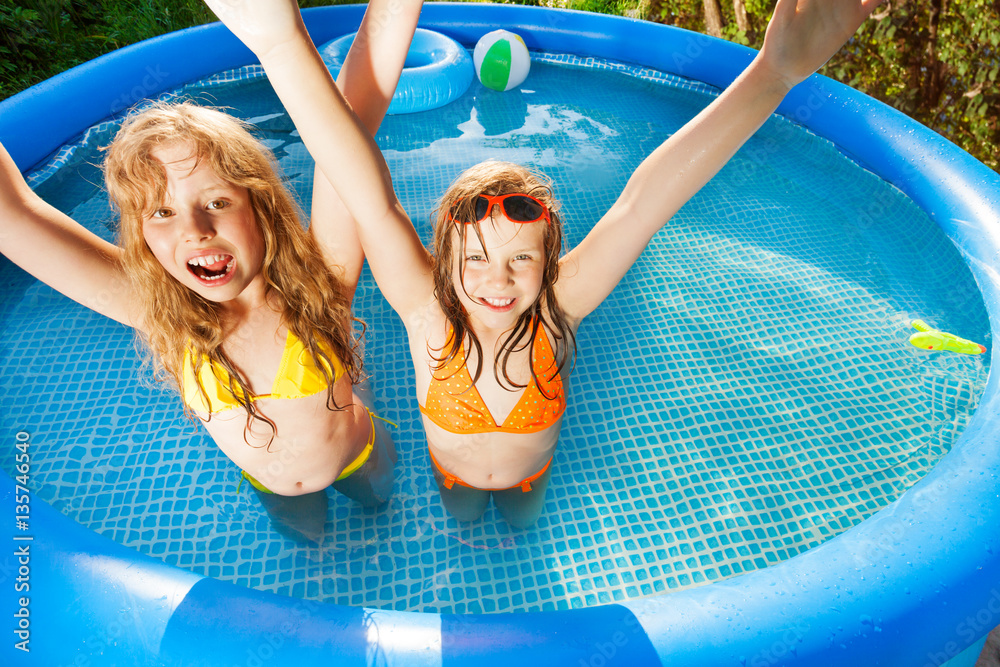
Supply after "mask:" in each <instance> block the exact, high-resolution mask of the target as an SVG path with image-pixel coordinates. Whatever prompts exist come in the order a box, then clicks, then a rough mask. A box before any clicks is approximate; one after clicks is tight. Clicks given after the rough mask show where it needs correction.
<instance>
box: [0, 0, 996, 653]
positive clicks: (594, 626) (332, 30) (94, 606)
mask: <svg viewBox="0 0 1000 667" xmlns="http://www.w3.org/2000/svg"><path fill="white" fill-rule="evenodd" d="M362 9H363V8H362V7H358V6H343V7H327V8H319V9H314V10H307V11H306V12H305V17H306V22H307V25H308V27H309V29H310V32H311V34H312V36H313V38H314V39H315V40H316V41H317V43H323V42H325V41H328V40H330V39H333V38H335V37H337V36H339V35H341V34H344V33H346V32H349V31H352V30H355V29H356V28H357V25H358V23H359V22H360V18H361V14H362ZM421 25H422V26H423V27H426V28H430V29H434V30H437V31H440V32H442V33H444V34H447V35H449V36H451V37H453V38H455V39H457V40H458V41H459V42H461V43H462V44H464V45H466V46H467V47H470V46H471V45H473V44H474V43H475V42H476V40H477V39H478V37H479V36H480V35H482V34H484V33H486V32H489V31H490V30H493V29H495V28H496V27H498V26H502V27H505V28H508V29H511V30H514V31H516V32H517V33H519V34H520V35H522V36H523V37H524V39H525V42H526V43H527V45H528V47H529V48H530V49H544V50H546V51H552V52H569V53H574V54H577V55H583V56H587V55H590V56H595V57H598V58H608V59H613V60H621V61H627V62H631V63H636V64H641V65H643V66H647V67H653V68H657V69H662V70H666V71H669V72H673V73H676V74H680V75H682V76H686V77H690V78H694V79H698V80H701V81H705V82H707V83H711V84H714V85H716V86H720V87H723V86H725V85H727V84H728V83H729V81H731V80H732V79H733V78H734V77H735V75H736V74H737V73H738V72H739V71H740V70H742V68H743V67H744V66H745V64H746V63H747V62H749V60H750V59H751V58H752V52H750V51H749V50H747V49H745V48H742V47H738V46H735V45H732V44H728V43H724V42H720V41H718V40H714V39H711V38H708V37H704V36H701V35H694V34H691V33H687V32H684V31H680V30H676V29H673V28H669V27H664V26H659V25H655V24H649V23H643V22H640V21H633V20H629V19H622V18H615V17H606V16H599V15H592V14H585V13H579V12H568V11H557V10H545V9H538V8H528V7H516V6H501V5H495V6H491V5H466V4H446V3H434V4H429V5H428V6H427V7H426V8H425V9H424V12H423V16H422V18H421ZM251 59H252V57H251V55H250V53H249V52H248V51H247V50H246V49H245V48H244V47H243V46H242V45H241V44H239V43H238V42H237V40H235V38H233V37H232V36H231V35H230V34H229V33H228V32H227V31H226V30H225V29H223V28H222V27H221V26H219V25H208V26H202V27H198V28H193V29H190V30H186V31H182V32H179V33H175V34H171V35H166V36H163V37H160V38H156V39H153V40H149V41H148V42H144V43H142V44H137V45H134V46H131V47H127V48H124V49H121V50H120V51H117V52H115V53H112V54H109V55H107V56H104V57H102V58H99V59H97V60H95V61H93V62H90V63H86V64H84V65H81V66H80V67H77V68H75V69H73V70H70V71H68V72H65V73H63V74H60V75H59V76H56V77H54V78H52V79H50V80H48V81H46V82H44V83H42V84H39V85H38V86H35V87H33V88H31V89H30V90H27V91H25V92H23V93H20V94H18V95H16V96H14V97H12V98H10V99H8V100H6V101H4V102H2V103H0V138H2V141H3V142H4V144H5V145H6V146H7V147H8V149H9V150H10V152H11V154H12V155H13V156H14V159H15V160H16V162H17V164H18V165H19V167H20V168H22V169H28V168H30V167H32V166H33V165H35V164H37V163H38V162H39V161H41V160H42V159H43V158H45V157H46V156H47V155H48V154H49V153H50V152H51V151H53V150H54V149H55V148H57V147H58V146H59V145H61V144H62V143H64V142H66V141H67V140H69V139H71V138H73V137H74V136H75V135H76V134H77V133H79V132H80V131H81V130H82V129H84V128H85V127H87V126H89V125H91V124H93V123H95V122H97V121H100V120H101V119H103V118H106V117H107V116H109V115H113V114H120V113H121V112H122V111H123V110H124V109H127V108H128V107H129V106H130V105H132V104H133V103H134V102H135V101H136V100H137V99H139V98H141V97H144V96H151V95H155V94H156V93H158V92H160V91H162V90H167V89H171V88H174V87H176V86H179V85H181V84H183V83H185V82H188V81H191V80H194V79H198V78H200V77H203V76H205V75H207V74H210V73H213V72H216V71H220V70H224V69H227V68H232V67H236V66H240V65H244V64H247V63H249V62H251ZM780 111H781V113H783V114H786V115H787V116H789V117H791V118H793V119H796V120H797V121H799V122H800V123H802V124H803V125H805V126H806V127H808V128H809V129H811V130H812V131H814V132H816V133H817V134H820V135H822V136H825V137H827V138H828V139H830V140H831V141H834V142H835V143H836V144H838V146H839V147H840V148H841V150H842V151H844V152H845V153H847V154H848V155H851V156H853V157H854V158H855V159H856V160H857V161H858V162H860V163H861V164H863V165H865V166H867V167H868V168H869V169H871V170H872V171H874V172H876V173H878V174H880V175H881V176H882V177H883V178H885V179H887V180H889V181H890V182H892V183H893V184H895V185H896V186H897V187H899V188H900V189H901V190H903V191H904V192H905V193H906V194H908V195H909V196H910V197H912V198H913V199H914V200H915V201H916V202H917V203H918V204H919V205H920V206H922V207H923V208H924V209H925V210H926V211H927V212H928V213H929V215H931V216H932V218H933V219H934V220H935V221H936V222H937V223H938V224H939V225H940V226H941V227H942V229H944V230H945V231H946V232H947V233H948V234H949V236H951V238H952V239H953V241H954V242H955V243H956V245H957V246H958V247H959V248H960V249H961V251H962V252H963V254H964V255H965V257H966V258H967V260H968V262H969V265H970V267H971V269H972V271H973V274H974V275H975V277H976V279H977V281H978V283H979V285H980V288H981V290H982V293H983V299H984V301H985V303H986V305H987V308H988V310H989V312H990V318H991V319H990V322H991V327H992V330H993V332H994V334H995V333H996V332H997V331H998V330H1000V320H998V317H1000V308H998V305H1000V304H998V298H1000V276H998V274H997V273H996V270H995V268H994V267H995V266H996V257H997V256H998V255H1000V239H998V238H997V237H998V230H1000V224H998V222H1000V219H998V212H1000V177H998V176H997V174H995V173H994V172H992V171H990V170H989V169H987V168H986V167H984V166H983V165H982V164H980V163H978V162H976V161H975V160H974V159H972V158H971V157H970V156H968V155H967V154H965V153H964V152H962V151H960V150H958V149H957V148H955V147H954V146H953V145H951V144H949V143H948V142H946V141H945V140H943V139H941V138H940V137H938V136H937V135H935V134H934V133H932V132H930V131H929V130H927V129H926V128H923V127H922V126H920V125H918V124H917V123H915V122H913V121H911V120H909V119H908V118H905V117H903V116H901V115H900V114H898V113H896V112H895V111H893V110H892V109H890V108H888V107H886V106H885V105H882V104H880V103H878V102H876V101H874V100H871V99H869V98H867V97H864V96H863V95H860V94H858V93H856V92H854V91H852V90H850V89H849V88H847V87H845V86H842V85H840V84H837V83H835V82H832V81H829V80H827V79H824V78H822V77H818V76H817V77H812V78H811V79H809V80H808V81H806V82H804V83H803V84H802V85H800V86H799V87H797V88H796V89H795V90H794V91H793V92H792V93H791V94H790V95H789V97H788V99H787V100H786V102H785V103H784V104H783V105H782V107H781V110H780ZM994 354H996V353H995V351H994ZM994 361H995V359H994ZM997 383H998V380H997V378H996V377H995V376H993V375H991V377H990V379H989V382H988V385H987V388H986V391H985V393H984V395H983V397H982V400H981V406H980V409H979V411H978V412H977V414H976V415H975V416H974V417H973V419H972V422H971V424H970V426H969V427H968V429H967V430H966V432H965V433H964V434H963V436H962V437H961V439H960V441H959V442H958V443H957V444H956V446H955V447H954V449H953V451H952V452H951V453H950V454H949V455H948V456H946V457H945V458H944V459H943V460H942V462H941V463H940V464H939V465H938V466H937V467H936V468H935V469H934V471H933V472H932V473H931V474H930V475H929V476H928V477H926V478H925V479H924V480H922V481H921V482H919V483H918V484H917V485H916V486H914V487H913V489H911V490H910V491H909V492H907V493H906V494H905V495H904V496H903V497H902V498H900V499H899V500H898V501H896V502H895V503H893V504H892V505H890V506H889V507H887V508H885V509H884V510H882V511H881V512H879V513H877V514H876V515H874V516H872V517H871V518H869V519H868V520H867V521H865V522H863V523H862V524H861V525H859V526H858V527H856V528H854V529H852V530H850V531H848V532H846V533H844V534H842V535H840V536H838V537H837V538H834V539H833V540H830V541H829V542H827V543H825V544H823V545H821V546H820V547H817V548H816V549H813V550H811V551H809V552H806V553H804V554H801V555H800V556H797V557H795V558H792V559H790V560H788V561H786V562H783V563H780V564H778V565H776V566H773V567H770V568H768V569H766V570H760V571H756V572H752V573H750V574H746V575H743V576H740V577H736V578H733V579H729V580H726V581H722V582H718V583H713V584H710V585H706V586H703V587H700V588H696V589H690V590H685V591H681V592H678V593H674V594H671V595H667V596H661V597H654V598H647V599H640V600H633V601H629V602H626V603H623V604H619V605H607V606H601V607H594V608H589V609H581V610H573V611H566V612H551V613H537V614H535V613H532V614H491V615H485V616H453V615H438V614H417V613H406V612H393V611H379V610H371V609H360V608H349V607H338V606H334V605H326V604H321V603H315V602H310V601H305V600H297V599H291V598H283V597H280V596H276V595H272V594H269V593H260V592H256V591H250V590H246V589H241V588H239V587H237V586H234V585H231V584H226V583H222V582H218V581H215V580H212V579H207V578H205V577H201V576H199V575H195V574H192V573H189V572H185V571H182V570H179V569H176V568H173V567H170V566H167V565H165V564H163V563H161V562H159V561H156V560H153V559H150V558H147V557H145V556H142V555H139V554H137V553H135V552H133V551H131V550H129V549H126V548H125V547H122V546H120V545H117V544H115V543H113V542H111V541H110V540H108V539H107V538H105V537H102V536H100V535H97V534H95V533H92V532H91V531H89V530H88V529H86V528H83V527H81V526H79V525H77V524H76V523H74V522H72V521H71V520H69V519H68V518H66V517H64V516H63V515H61V514H59V513H58V512H57V511H55V510H54V509H52V508H51V507H49V506H47V505H46V504H45V503H44V502H43V501H41V500H39V499H37V498H34V497H30V499H27V500H25V498H23V495H24V494H21V493H20V492H17V491H16V487H15V482H14V481H13V480H11V478H10V477H9V476H8V475H6V474H3V475H0V499H2V501H0V513H2V515H3V516H5V517H7V522H8V526H9V535H10V537H9V539H8V540H7V548H6V550H5V554H6V555H5V556H4V557H3V558H0V579H2V584H0V585H2V586H3V587H4V588H5V595H4V596H3V600H4V602H3V607H2V609H0V614H2V615H3V617H4V618H7V619H8V623H9V624H10V625H9V626H8V627H11V626H13V629H14V633H11V632H9V631H8V632H7V633H5V637H6V639H5V641H4V644H3V647H2V648H0V655H2V656H3V659H2V663H3V664H11V665H45V666H52V665H146V664H176V665H186V666H190V665H223V664H224V665H232V664H240V665H265V664H266V665H294V666H295V667H301V665H303V664H315V663H318V662H319V658H320V657H321V656H322V659H323V660H324V662H330V661H331V659H332V660H333V661H334V662H335V664H338V665H369V664H387V665H435V666H439V665H448V666H451V665H476V667H487V666H491V665H497V666H500V665H503V666H504V667H507V666H509V665H510V664H518V665H553V664H558V665H573V666H574V667H576V666H577V665H591V666H594V667H598V666H600V665H629V666H634V665H659V664H692V665H699V666H701V667H707V666H710V665H741V666H744V667H745V666H747V665H750V666H751V667H756V666H758V665H778V664H781V665H793V664H794V665H810V666H815V665H842V664H858V665H907V666H910V665H935V666H936V665H941V664H943V663H944V662H946V661H948V660H949V659H952V658H954V657H955V656H958V655H959V654H960V653H962V651H963V650H964V649H965V648H966V647H968V646H970V645H972V644H974V643H976V642H977V640H979V639H980V638H981V637H982V636H983V635H984V634H985V632H986V631H988V630H989V628H991V627H993V626H994V625H997V624H998V623H1000V531H997V530H996V526H998V525H1000V500H998V494H997V488H998V486H1000V484H998V475H997V471H998V470H1000V447H998V443H1000V428H998V425H997V423H996V415H1000V393H998V386H997ZM15 428H18V429H23V432H26V433H28V434H30V431H31V425H30V424H24V425H16V426H15ZM15 437H16V435H15V434H14V433H9V434H7V438H8V441H10V443H9V445H8V446H14V445H15V444H16V442H14V438H15ZM29 451H30V450H29ZM28 476H29V478H30V472H29V474H28ZM28 486H29V487H30V481H29V483H28ZM22 507H23V508H26V509H25V510H23V511H22V510H20V509H19V508H22ZM18 512H21V513H22V514H26V516H24V518H23V519H22V520H23V521H24V522H25V523H24V525H25V526H26V528H25V529H24V530H19V529H17V528H16V523H15V519H16V518H17V517H18ZM22 586H23V588H22ZM25 610H26V611H25ZM22 626H23V627H22ZM18 631H20V632H22V634H20V635H19V634H17V632H18ZM22 636H24V637H25V638H24V639H23V642H24V643H23V644H21V645H20V646H17V643H18V640H19V639H20V637H22ZM21 648H30V652H26V651H23V650H21Z"/></svg>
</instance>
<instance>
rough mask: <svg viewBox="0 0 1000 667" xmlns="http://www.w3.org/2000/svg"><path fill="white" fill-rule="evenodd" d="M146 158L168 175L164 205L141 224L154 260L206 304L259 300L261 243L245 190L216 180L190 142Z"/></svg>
mask: <svg viewBox="0 0 1000 667" xmlns="http://www.w3.org/2000/svg"><path fill="white" fill-rule="evenodd" d="M150 156H151V157H153V158H154V159H155V160H157V161H158V162H160V163H161V164H162V165H163V168H164V171H165V175H166V191H165V193H164V198H163V201H162V202H161V203H160V204H159V206H157V207H155V208H154V209H153V211H152V212H151V213H150V214H149V215H147V216H146V217H145V218H144V219H143V222H142V235H143V238H144V239H145V241H146V245H147V246H148V247H149V249H150V251H151V252H152V253H153V256H154V257H156V259H157V261H158V262H159V263H160V264H161V265H162V266H163V268H164V269H165V270H166V271H167V273H169V274H170V275H171V276H173V277H174V278H175V279H177V281H178V282H180V283H181V284H182V285H184V286H186V287H188V288H189V289H191V290H193V291H194V292H196V293H197V294H199V295H201V296H202V297H204V298H205V299H208V300H209V301H215V302H218V303H224V302H227V301H232V300H234V299H238V298H239V299H246V300H252V301H256V300H260V299H263V294H264V291H263V278H262V276H261V266H262V264H263V260H264V239H263V237H262V236H261V233H260V230H259V229H258V227H257V224H256V221H255V218H254V212H253V208H252V207H251V204H250V199H249V195H248V193H247V190H246V188H242V187H237V186H235V185H232V184H231V183H228V182H226V181H225V180H223V179H222V178H220V177H219V175H218V174H216V172H215V171H214V170H213V169H212V167H211V165H210V164H208V162H207V161H205V160H198V158H197V157H196V153H195V151H194V148H193V146H192V145H190V144H188V143H173V144H168V145H166V146H162V147H158V148H156V149H154V150H152V151H150ZM248 288H249V289H248Z"/></svg>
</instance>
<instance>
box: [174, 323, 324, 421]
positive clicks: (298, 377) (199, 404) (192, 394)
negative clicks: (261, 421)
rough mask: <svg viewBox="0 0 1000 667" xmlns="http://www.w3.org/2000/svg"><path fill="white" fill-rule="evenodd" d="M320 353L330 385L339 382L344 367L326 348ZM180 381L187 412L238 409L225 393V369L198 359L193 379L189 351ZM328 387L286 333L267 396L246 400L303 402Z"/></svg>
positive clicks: (301, 347)
mask: <svg viewBox="0 0 1000 667" xmlns="http://www.w3.org/2000/svg"><path fill="white" fill-rule="evenodd" d="M320 349H321V350H323V352H325V353H326V354H327V356H328V357H330V359H331V360H332V361H333V373H332V375H333V377H334V381H336V380H339V379H340V377H341V376H342V375H343V374H344V366H343V365H342V364H341V363H340V360H339V359H338V358H337V357H336V355H334V354H333V353H332V352H331V351H330V350H329V349H327V348H326V347H321V348H320ZM324 363H325V362H324ZM327 370H329V368H327ZM181 377H182V381H183V384H182V387H181V393H182V394H183V397H184V402H185V403H187V404H188V406H189V407H190V408H191V409H193V410H197V411H199V412H207V413H210V414H215V413H217V412H223V411H225V410H232V409H233V408H238V407H240V404H239V402H238V401H237V400H236V397H235V396H233V394H232V392H231V391H230V390H229V373H227V372H226V369H224V368H221V367H219V366H217V365H215V364H213V363H211V362H210V361H209V359H208V358H207V357H204V356H203V357H202V363H201V364H200V366H199V368H198V373H197V375H196V374H195V371H194V361H193V360H192V358H191V352H190V350H188V351H187V352H185V353H184V370H183V375H182V376H181ZM199 383H200V384H201V386H202V387H204V388H205V394H207V395H208V404H207V405H206V403H205V396H204V395H203V394H202V393H201V391H200V390H199V389H198V385H199ZM328 386H329V385H328V384H327V382H326V380H324V379H323V373H322V372H321V371H320V370H319V368H318V367H317V366H316V364H315V362H314V361H313V358H312V355H310V354H309V351H308V350H306V347H305V345H303V344H302V341H301V340H299V339H298V338H297V337H296V336H295V334H293V333H292V332H291V331H289V332H288V336H287V337H286V338H285V351H284V352H283V353H282V355H281V366H280V367H279V368H278V375H277V376H276V377H275V378H274V385H273V386H272V387H271V392H270V393H269V394H256V395H254V396H251V397H250V400H251V401H256V400H259V399H262V398H303V397H305V396H312V395H313V394H318V393H320V392H321V391H326V389H327V387H328ZM237 391H239V387H237Z"/></svg>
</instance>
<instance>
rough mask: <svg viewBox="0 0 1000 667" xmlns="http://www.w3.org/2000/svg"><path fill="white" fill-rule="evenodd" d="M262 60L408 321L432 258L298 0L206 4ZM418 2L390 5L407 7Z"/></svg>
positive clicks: (426, 284) (212, 0)
mask: <svg viewBox="0 0 1000 667" xmlns="http://www.w3.org/2000/svg"><path fill="white" fill-rule="evenodd" d="M205 1H206V4H208V5H209V6H210V7H211V8H212V10H213V11H214V12H215V13H216V15H217V16H218V17H219V18H220V19H221V20H222V21H223V22H224V23H225V24H226V26H227V27H228V28H229V29H230V30H232V32H233V33H234V34H235V35H236V36H237V37H239V38H240V39H241V40H242V41H243V43H244V44H246V45H247V46H248V47H249V48H250V50H251V51H253V52H254V54H255V55H256V56H257V58H258V59H259V60H260V62H261V65H263V67H264V71H265V72H266V73H267V75H268V78H269V79H270V81H271V85H272V86H273V87H274V89H275V92H277V94H278V97H279V98H280V99H281V101H282V103H283V104H284V105H285V108H286V110H287V111H288V114H289V115H290V116H291V118H292V121H293V122H294V123H295V127H296V128H297V129H298V130H299V133H300V134H301V136H302V140H303V141H304V142H305V145H306V148H308V149H309V152H310V153H311V154H312V156H313V157H314V158H315V160H316V163H317V165H319V168H320V169H321V170H322V171H323V173H324V174H325V175H326V177H327V178H328V179H329V180H330V182H331V183H333V185H334V187H335V188H336V190H337V193H338V194H339V195H340V198H341V199H342V200H343V202H344V205H345V206H346V208H347V210H348V211H350V213H351V215H352V217H353V218H354V219H355V220H356V221H357V223H358V230H359V236H360V239H361V243H362V245H363V246H364V249H365V252H366V254H367V256H368V262H369V264H370V266H371V268H372V273H373V274H374V275H375V280H376V281H377V282H378V284H379V288H380V289H381V291H382V294H383V295H384V296H385V297H386V300H388V302H389V304H390V305H391V306H392V307H393V308H394V309H395V310H396V312H397V313H399V315H400V316H401V317H403V319H404V321H407V320H408V319H409V316H410V315H411V314H413V313H415V312H420V311H422V310H423V309H424V308H425V307H426V306H427V305H428V304H430V303H432V302H433V300H434V286H433V278H432V275H431V262H430V256H429V255H428V253H427V251H426V249H425V248H424V247H423V245H422V244H421V243H420V238H419V237H418V236H417V233H416V230H414V229H413V225H412V224H411V223H410V219H409V218H408V217H407V216H406V212H405V211H403V208H402V206H401V205H400V203H399V200H398V199H397V198H396V195H395V193H394V192H393V190H392V179H391V177H390V175H389V168H388V167H387V166H386V164H385V160H384V159H383V158H382V154H381V153H380V152H379V149H378V146H377V145H376V144H375V141H374V139H372V136H371V134H370V133H369V132H368V130H367V129H366V128H365V126H364V124H363V123H362V122H361V121H360V120H359V119H358V118H357V116H355V115H354V113H353V112H352V110H351V108H350V106H349V105H348V104H347V102H346V101H345V100H344V97H343V95H341V93H340V90H339V89H338V88H337V87H336V85H335V84H334V82H333V80H332V78H331V77H330V74H329V72H328V71H327V69H326V66H325V65H324V64H323V60H322V59H321V58H320V56H319V53H317V51H316V47H315V46H313V43H312V41H311V40H310V39H309V35H308V33H307V32H306V28H305V25H304V24H303V23H302V18H301V16H300V15H299V10H298V5H297V4H296V3H295V2H294V0H205ZM416 1H417V0H398V1H397V2H389V3H387V4H388V6H389V8H390V11H392V9H391V8H393V7H397V8H398V7H400V6H404V5H406V4H407V3H411V4H412V3H414V2H416Z"/></svg>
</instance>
